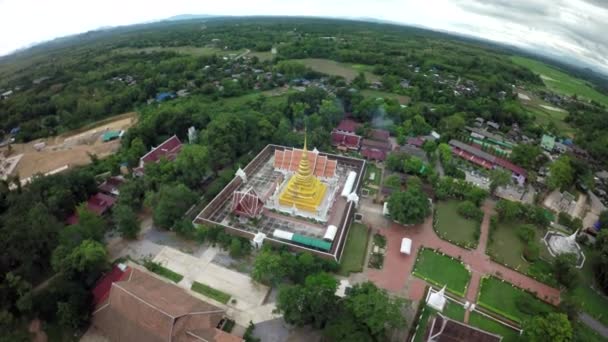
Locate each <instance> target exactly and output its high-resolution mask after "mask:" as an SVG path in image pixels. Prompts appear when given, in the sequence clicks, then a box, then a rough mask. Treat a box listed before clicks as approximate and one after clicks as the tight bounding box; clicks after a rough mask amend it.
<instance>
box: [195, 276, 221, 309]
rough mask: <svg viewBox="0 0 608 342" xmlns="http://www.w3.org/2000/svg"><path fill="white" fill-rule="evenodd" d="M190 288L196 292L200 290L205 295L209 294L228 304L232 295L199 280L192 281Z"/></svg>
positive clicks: (208, 295) (210, 296)
mask: <svg viewBox="0 0 608 342" xmlns="http://www.w3.org/2000/svg"><path fill="white" fill-rule="evenodd" d="M190 289H191V290H192V291H194V292H198V293H200V294H202V295H203V296H207V297H209V298H212V299H215V300H217V301H218V302H220V303H224V304H226V303H228V301H229V300H230V295H229V294H227V293H226V292H222V291H220V290H218V289H214V288H213V287H211V286H207V285H205V284H201V283H199V282H197V281H195V282H193V283H192V287H190Z"/></svg>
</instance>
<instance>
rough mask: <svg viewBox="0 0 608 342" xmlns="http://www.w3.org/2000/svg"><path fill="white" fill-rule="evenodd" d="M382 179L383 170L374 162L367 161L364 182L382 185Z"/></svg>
mask: <svg viewBox="0 0 608 342" xmlns="http://www.w3.org/2000/svg"><path fill="white" fill-rule="evenodd" d="M372 174H373V175H374V179H373V180H372V179H370V176H371V175H372ZM381 181H382V170H380V168H378V167H377V166H376V165H375V164H374V163H366V164H365V178H364V179H363V183H364V184H365V185H375V186H380V182H381Z"/></svg>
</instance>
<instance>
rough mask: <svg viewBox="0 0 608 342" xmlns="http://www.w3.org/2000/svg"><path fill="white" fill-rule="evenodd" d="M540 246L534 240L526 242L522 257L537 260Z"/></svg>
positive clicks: (531, 260) (530, 260) (532, 260)
mask: <svg viewBox="0 0 608 342" xmlns="http://www.w3.org/2000/svg"><path fill="white" fill-rule="evenodd" d="M539 252H540V248H539V246H538V244H537V243H536V242H531V243H528V244H527V245H526V246H525V247H524V258H525V259H526V260H527V261H529V262H535V261H536V260H538V256H539Z"/></svg>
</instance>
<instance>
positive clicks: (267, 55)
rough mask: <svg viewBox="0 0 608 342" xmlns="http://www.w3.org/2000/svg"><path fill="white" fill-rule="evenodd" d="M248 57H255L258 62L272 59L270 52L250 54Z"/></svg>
mask: <svg viewBox="0 0 608 342" xmlns="http://www.w3.org/2000/svg"><path fill="white" fill-rule="evenodd" d="M248 56H251V57H257V58H258V59H259V60H260V61H262V62H263V61H269V60H271V59H272V52H270V51H266V52H253V51H252V52H250V53H249V55H248Z"/></svg>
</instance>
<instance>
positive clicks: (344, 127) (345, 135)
mask: <svg viewBox="0 0 608 342" xmlns="http://www.w3.org/2000/svg"><path fill="white" fill-rule="evenodd" d="M358 125H359V124H358V123H357V122H355V121H354V120H351V119H344V120H342V121H340V123H339V124H338V126H337V127H336V128H334V129H333V130H332V132H331V144H332V146H335V147H337V148H338V149H339V150H342V151H346V150H354V151H357V150H359V147H361V136H360V135H357V134H356V133H355V131H356V130H357V127H358Z"/></svg>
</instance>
